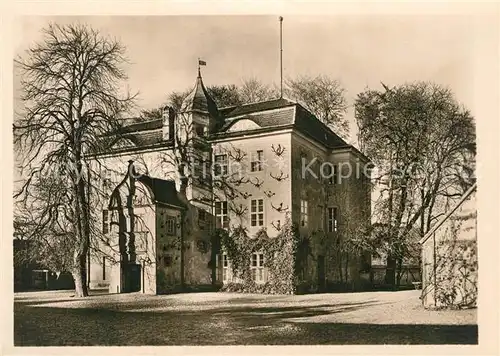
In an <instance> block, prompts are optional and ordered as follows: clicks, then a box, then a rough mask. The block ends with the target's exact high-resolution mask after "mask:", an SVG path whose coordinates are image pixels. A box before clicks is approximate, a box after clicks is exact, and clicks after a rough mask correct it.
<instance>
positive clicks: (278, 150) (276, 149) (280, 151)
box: [271, 143, 286, 157]
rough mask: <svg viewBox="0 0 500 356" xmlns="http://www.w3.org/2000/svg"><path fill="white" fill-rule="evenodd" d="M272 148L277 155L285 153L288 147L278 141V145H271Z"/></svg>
mask: <svg viewBox="0 0 500 356" xmlns="http://www.w3.org/2000/svg"><path fill="white" fill-rule="evenodd" d="M271 149H272V150H273V152H274V154H275V155H276V156H278V157H279V156H282V155H283V153H285V150H286V148H285V147H283V146H281V144H279V143H278V146H276V147H274V144H273V145H271Z"/></svg>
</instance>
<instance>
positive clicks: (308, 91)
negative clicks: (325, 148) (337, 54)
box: [285, 75, 349, 138]
mask: <svg viewBox="0 0 500 356" xmlns="http://www.w3.org/2000/svg"><path fill="white" fill-rule="evenodd" d="M285 84H286V88H285V94H286V95H287V96H288V97H289V98H290V99H293V100H297V101H298V102H300V103H301V104H302V105H304V106H305V107H306V108H307V109H308V110H310V111H311V112H312V113H313V114H314V115H316V117H317V118H318V119H319V120H320V121H322V122H323V123H324V124H326V125H327V126H329V127H330V128H331V129H332V130H333V131H334V132H335V133H336V134H338V135H339V136H340V137H342V138H347V137H348V136H349V123H348V121H347V120H346V118H345V117H344V115H345V113H346V110H347V102H346V99H345V90H344V88H342V86H341V84H340V82H339V81H338V80H336V79H332V78H330V77H328V76H325V75H318V76H316V77H309V76H300V77H298V78H296V79H288V80H287V81H286V83H285Z"/></svg>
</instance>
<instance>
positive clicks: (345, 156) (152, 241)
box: [90, 75, 370, 294]
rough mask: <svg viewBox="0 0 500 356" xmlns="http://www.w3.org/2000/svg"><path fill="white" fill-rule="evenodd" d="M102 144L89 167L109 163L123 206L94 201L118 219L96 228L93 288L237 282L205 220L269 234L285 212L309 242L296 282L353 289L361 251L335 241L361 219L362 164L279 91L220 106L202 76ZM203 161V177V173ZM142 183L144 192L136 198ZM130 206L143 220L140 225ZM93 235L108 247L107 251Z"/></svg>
mask: <svg viewBox="0 0 500 356" xmlns="http://www.w3.org/2000/svg"><path fill="white" fill-rule="evenodd" d="M115 141H116V142H115ZM110 142H113V145H112V147H110V148H109V149H108V150H106V152H99V153H97V154H96V155H95V157H96V164H97V163H98V164H99V165H100V166H102V167H106V168H105V172H104V173H105V174H103V177H104V178H103V179H104V180H105V181H106V184H105V185H106V186H107V187H108V189H109V192H110V193H109V194H110V196H111V197H113V196H119V197H122V198H121V203H120V204H117V202H116V199H114V200H113V198H111V199H110V201H109V202H108V201H105V202H101V205H100V209H102V210H103V211H108V213H103V214H111V213H110V212H113V214H115V216H114V219H118V220H119V223H118V224H116V231H115V230H113V229H111V231H107V229H106V228H104V232H105V234H102V235H103V236H104V238H101V239H98V242H96V243H94V245H95V246H96V249H95V250H96V252H95V253H94V256H93V258H92V265H91V267H90V280H91V287H92V286H93V287H98V286H108V287H109V290H110V292H126V291H141V292H144V293H152V294H154V293H167V292H169V291H174V290H179V289H182V288H188V287H193V288H194V287H200V286H220V285H221V284H227V283H231V282H233V283H234V282H238V280H237V278H236V276H233V273H232V272H231V271H230V269H228V266H229V264H230V263H231V262H230V261H229V260H228V259H227V256H224V253H223V251H215V250H214V249H213V247H214V244H213V241H211V239H212V235H211V232H212V231H213V230H214V228H225V229H228V230H230V231H231V230H233V229H235V228H237V227H238V226H242V227H244V228H245V229H246V231H247V233H248V237H249V238H253V237H255V236H256V235H258V234H260V233H261V232H262V231H265V233H266V236H267V237H268V238H275V237H276V236H278V235H279V232H280V227H281V226H282V225H283V224H284V223H285V220H286V219H287V217H289V218H290V219H291V222H292V223H293V224H295V225H296V226H298V229H299V233H300V235H301V236H303V237H304V239H307V240H308V241H309V242H308V246H307V251H304V253H303V254H302V255H301V256H302V257H301V260H300V261H299V264H300V268H299V269H298V272H297V273H298V274H299V275H298V276H297V280H298V281H299V283H300V284H301V288H302V289H303V290H305V291H318V290H327V289H328V287H331V286H333V285H336V284H349V285H350V286H351V287H352V288H353V289H361V288H362V286H363V279H367V277H366V276H365V273H364V270H363V265H366V261H365V259H364V258H363V257H365V256H363V254H362V253H359V252H358V253H347V252H345V251H340V250H339V247H338V246H340V241H342V240H343V239H345V238H347V237H348V236H350V235H353V234H356V228H358V227H359V226H362V225H363V224H369V219H370V184H369V177H367V176H366V175H365V174H364V173H365V167H366V165H367V164H368V163H369V161H368V159H367V158H366V157H365V156H364V155H362V154H361V153H360V152H359V151H357V150H356V149H355V148H354V147H352V146H350V145H348V144H347V143H346V142H344V141H343V140H342V139H341V138H339V137H338V136H337V135H335V133H333V132H332V131H331V130H330V129H329V128H327V127H326V126H325V125H323V124H322V123H320V122H319V120H318V119H317V118H315V117H314V116H313V115H312V114H311V113H310V112H308V111H307V110H305V109H304V108H303V107H302V106H300V105H299V104H297V103H293V102H291V101H288V100H286V99H282V98H281V99H276V100H271V101H268V102H261V103H255V104H248V105H242V106H235V107H229V108H220V109H219V108H217V107H216V105H215V103H214V102H213V100H212V99H211V98H210V97H209V95H208V93H207V91H206V89H205V87H204V85H203V82H202V79H201V75H199V77H198V79H197V82H196V85H195V88H194V89H193V92H192V93H191V94H190V95H189V96H188V98H187V99H186V101H185V102H184V104H183V107H182V108H181V111H180V112H179V113H173V112H172V110H171V109H170V108H166V109H165V115H164V118H163V119H161V120H154V121H150V122H145V123H139V124H134V125H129V126H127V127H126V128H125V131H124V132H123V134H122V135H121V140H119V141H117V140H111V139H110ZM179 142H181V143H185V147H187V148H188V152H189V153H188V154H189V155H190V157H191V158H190V161H191V162H198V163H195V164H193V167H191V168H193V169H191V170H190V174H189V177H188V178H186V179H184V180H183V179H181V178H182V177H181V176H180V175H179V169H178V168H179V167H178V165H176V164H175V163H174V161H175V159H173V158H179V156H178V155H179V152H181V151H182V149H181V148H180V147H179ZM181 153H182V152H181ZM129 162H131V163H129ZM132 162H133V163H132ZM206 162H209V163H210V166H209V172H210V177H208V178H207V177H206V176H202V177H201V179H200V177H199V175H198V173H199V171H203V170H206V168H207V165H206V164H205V163H206ZM326 162H328V163H331V165H330V166H329V167H325V166H324V165H322V164H323V163H326ZM131 167H133V168H131ZM321 167H323V168H321ZM334 167H335V168H334ZM127 169H128V171H127ZM320 169H323V171H322V173H323V175H327V176H328V178H325V177H321V176H320V173H321V172H320ZM131 170H132V171H134V172H135V174H134V175H133V177H132V175H131V173H130V172H131ZM311 172H314V174H311ZM137 173H140V174H137ZM135 176H140V177H142V178H134V177H135ZM144 177H145V178H144ZM184 177H186V176H184ZM153 181H154V182H156V183H155V184H152V182H153ZM136 187H142V189H137V188H136ZM172 187H174V189H173V190H172V189H171V188H172ZM165 189H167V190H168V193H166V191H165ZM183 189H185V192H184V190H183ZM140 190H142V191H143V192H144V193H143V197H142V198H141V197H136V196H137V195H138V194H139V193H138V192H139V191H140ZM131 191H132V193H131ZM138 202H140V204H139V203H138ZM141 204H142V205H141ZM135 215H137V216H139V217H140V218H141V219H142V220H143V222H144V224H143V226H142V225H141V226H142V227H141V229H139V230H137V228H135V230H137V231H134V226H135V225H134V223H133V220H134V219H136V218H135V217H134V216H135ZM103 218H104V219H107V220H106V221H105V223H107V222H109V221H110V219H111V218H110V216H104V215H103ZM169 219H170V220H169ZM172 219H174V220H175V221H176V222H177V224H176V227H175V228H172V223H171V222H170V221H171V220H172ZM131 220H132V223H131ZM166 229H169V230H168V231H167V230H166ZM131 232H132V240H133V241H132V242H131V238H130V233H131ZM134 235H137V236H141V239H142V240H144V242H145V245H147V246H148V248H145V247H144V246H142V245H141V246H140V247H139V245H140V244H139V245H138V246H134V247H133V248H132V250H134V249H135V250H134V251H139V252H137V253H135V252H134V251H130V247H128V246H129V245H130V246H132V245H134V243H135V242H137V243H139V241H140V240H141V239H135V236H134ZM120 239H122V240H123V242H120V241H121V240H120ZM101 240H103V241H105V243H104V245H106V241H108V242H110V244H111V245H113V244H114V245H115V248H114V249H111V250H112V251H111V250H110V249H109V248H108V249H107V250H106V247H102V246H103V241H101ZM134 241H135V242H134ZM120 243H121V244H122V245H123V246H121V247H120ZM131 252H132V253H131ZM106 254H107V255H108V257H103V255H106ZM254 255H255V256H254V257H252V260H251V261H249V264H251V265H252V267H255V269H256V271H257V272H255V273H254V278H258V279H259V281H260V282H263V283H264V282H265V281H266V280H267V278H269V276H268V275H267V271H266V269H265V268H262V269H260V267H262V265H263V262H262V258H263V257H262V256H263V254H262V255H261V251H256V253H255V254H254ZM103 263H104V264H103ZM368 264H369V261H368ZM125 265H132V267H130V266H129V267H126V266H125ZM129 269H130V270H129ZM138 270H139V271H140V272H137V271H138ZM260 270H262V272H260ZM137 278H139V281H137ZM138 286H139V287H138Z"/></svg>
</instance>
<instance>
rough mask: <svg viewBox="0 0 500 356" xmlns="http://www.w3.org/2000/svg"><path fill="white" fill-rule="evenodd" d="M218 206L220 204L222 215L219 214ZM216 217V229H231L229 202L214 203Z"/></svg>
mask: <svg viewBox="0 0 500 356" xmlns="http://www.w3.org/2000/svg"><path fill="white" fill-rule="evenodd" d="M217 204H220V213H217ZM224 206H225V208H224ZM224 210H225V213H224ZM214 217H215V227H216V228H220V229H229V211H228V205H227V200H226V201H222V200H221V201H216V202H215V203H214Z"/></svg>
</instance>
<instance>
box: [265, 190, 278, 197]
mask: <svg viewBox="0 0 500 356" xmlns="http://www.w3.org/2000/svg"><path fill="white" fill-rule="evenodd" d="M264 194H265V195H266V196H267V197H268V198H272V197H273V196H275V195H276V193H273V192H271V191H270V190H265V191H264Z"/></svg>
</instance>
